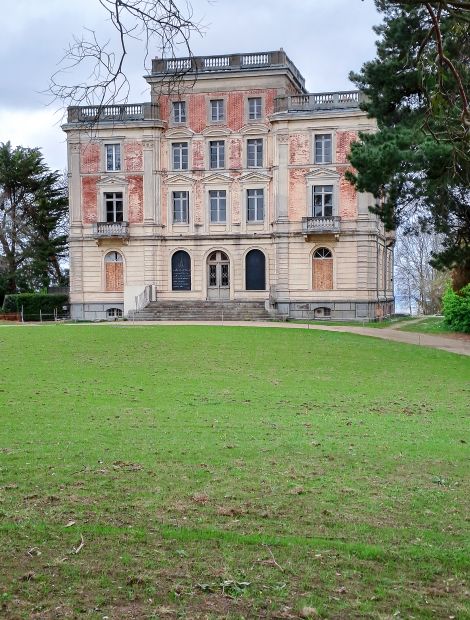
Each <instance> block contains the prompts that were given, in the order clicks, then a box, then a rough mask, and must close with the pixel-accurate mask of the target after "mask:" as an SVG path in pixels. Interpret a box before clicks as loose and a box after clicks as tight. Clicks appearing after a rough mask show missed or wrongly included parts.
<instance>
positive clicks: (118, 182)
mask: <svg viewBox="0 0 470 620" xmlns="http://www.w3.org/2000/svg"><path fill="white" fill-rule="evenodd" d="M123 185H129V183H128V181H127V180H126V178H125V177H124V176H111V175H105V176H102V177H101V179H100V180H99V181H98V183H97V186H98V187H109V188H113V187H122V186H123Z"/></svg>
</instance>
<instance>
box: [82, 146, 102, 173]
mask: <svg viewBox="0 0 470 620" xmlns="http://www.w3.org/2000/svg"><path fill="white" fill-rule="evenodd" d="M80 170H81V172H83V173H84V174H86V173H93V172H99V171H100V145H99V144H96V142H88V143H87V144H82V146H81V149H80Z"/></svg>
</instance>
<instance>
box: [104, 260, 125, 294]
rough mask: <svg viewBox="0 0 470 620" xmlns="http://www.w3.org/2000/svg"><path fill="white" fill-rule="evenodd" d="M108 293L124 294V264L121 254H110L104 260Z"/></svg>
mask: <svg viewBox="0 0 470 620" xmlns="http://www.w3.org/2000/svg"><path fill="white" fill-rule="evenodd" d="M104 265H105V277H106V291H108V292H122V291H123V290H124V269H123V267H124V264H123V261H122V256H121V255H120V254H119V252H108V254H106V256H105V259H104Z"/></svg>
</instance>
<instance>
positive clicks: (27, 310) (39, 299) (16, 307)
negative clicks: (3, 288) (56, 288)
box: [3, 293, 69, 319]
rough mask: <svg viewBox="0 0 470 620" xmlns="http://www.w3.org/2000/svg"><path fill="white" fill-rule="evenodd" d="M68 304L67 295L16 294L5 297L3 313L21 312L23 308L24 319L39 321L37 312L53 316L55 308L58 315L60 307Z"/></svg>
mask: <svg viewBox="0 0 470 620" xmlns="http://www.w3.org/2000/svg"><path fill="white" fill-rule="evenodd" d="M68 303H69V297H68V295H63V294H53V295H47V294H46V293H17V294H16V295H5V299H4V301H3V312H21V308H22V307H23V314H24V317H25V319H29V318H31V319H35V318H37V319H39V311H41V313H42V314H53V313H54V310H55V308H57V311H58V312H59V314H62V313H63V310H62V306H65V305H68Z"/></svg>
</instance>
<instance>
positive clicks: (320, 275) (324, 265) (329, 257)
mask: <svg viewBox="0 0 470 620" xmlns="http://www.w3.org/2000/svg"><path fill="white" fill-rule="evenodd" d="M313 288H314V289H315V290H317V291H330V290H332V289H333V254H332V253H331V250H329V249H328V248H318V249H316V250H315V252H314V253H313Z"/></svg>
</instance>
